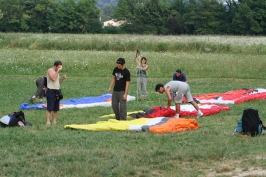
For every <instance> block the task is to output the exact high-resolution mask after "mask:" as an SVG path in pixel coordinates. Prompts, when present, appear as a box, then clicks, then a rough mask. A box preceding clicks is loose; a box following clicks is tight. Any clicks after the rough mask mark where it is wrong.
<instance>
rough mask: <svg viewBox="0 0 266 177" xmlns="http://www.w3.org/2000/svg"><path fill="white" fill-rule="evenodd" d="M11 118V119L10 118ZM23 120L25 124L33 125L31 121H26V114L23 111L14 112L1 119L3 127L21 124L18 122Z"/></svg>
mask: <svg viewBox="0 0 266 177" xmlns="http://www.w3.org/2000/svg"><path fill="white" fill-rule="evenodd" d="M8 118H9V120H8ZM19 121H21V122H23V124H24V125H25V126H27V125H28V126H31V123H30V122H27V121H25V115H24V112H23V111H19V112H13V113H12V114H9V115H7V116H4V117H2V119H0V123H1V125H2V126H3V127H15V126H19V124H18V122H19Z"/></svg>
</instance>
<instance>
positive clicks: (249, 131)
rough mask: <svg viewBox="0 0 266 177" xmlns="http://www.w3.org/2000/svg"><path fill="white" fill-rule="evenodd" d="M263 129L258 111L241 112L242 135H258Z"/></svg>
mask: <svg viewBox="0 0 266 177" xmlns="http://www.w3.org/2000/svg"><path fill="white" fill-rule="evenodd" d="M263 129H264V130H265V127H264V126H263V124H262V121H261V119H260V117H259V113H258V110H255V109H252V108H248V109H245V110H244V111H243V115H242V133H241V134H244V135H251V136H256V135H260V134H261V132H262V130H263Z"/></svg>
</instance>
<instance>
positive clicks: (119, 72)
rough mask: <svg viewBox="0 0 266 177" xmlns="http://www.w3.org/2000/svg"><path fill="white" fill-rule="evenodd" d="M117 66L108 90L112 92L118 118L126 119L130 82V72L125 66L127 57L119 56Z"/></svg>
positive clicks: (113, 104) (113, 106) (114, 108)
mask: <svg viewBox="0 0 266 177" xmlns="http://www.w3.org/2000/svg"><path fill="white" fill-rule="evenodd" d="M116 64H117V67H115V68H114V70H113V73H112V74H113V77H112V80H111V83H110V86H109V88H108V92H110V91H111V89H112V87H113V86H114V89H113V93H112V108H113V111H114V113H115V117H116V119H117V120H126V118H127V94H128V89H129V83H130V72H129V70H128V69H127V68H126V67H125V66H124V64H125V59H124V58H118V59H117V61H116Z"/></svg>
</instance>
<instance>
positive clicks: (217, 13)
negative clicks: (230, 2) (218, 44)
mask: <svg viewBox="0 0 266 177" xmlns="http://www.w3.org/2000/svg"><path fill="white" fill-rule="evenodd" d="M188 9H189V12H188V13H186V14H185V19H186V21H185V25H186V32H187V33H188V34H204V35H206V34H223V33H224V30H225V29H224V28H223V24H224V19H223V17H224V14H225V7H224V6H223V4H222V3H219V2H218V1H217V0H199V1H196V0H190V1H189V3H188Z"/></svg>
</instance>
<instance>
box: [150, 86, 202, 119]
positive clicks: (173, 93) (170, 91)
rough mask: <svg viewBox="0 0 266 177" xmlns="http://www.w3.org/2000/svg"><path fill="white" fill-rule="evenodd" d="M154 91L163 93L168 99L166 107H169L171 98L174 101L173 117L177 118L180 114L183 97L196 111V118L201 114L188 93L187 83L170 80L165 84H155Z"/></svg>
mask: <svg viewBox="0 0 266 177" xmlns="http://www.w3.org/2000/svg"><path fill="white" fill-rule="evenodd" d="M155 91H156V92H159V93H161V94H163V93H165V94H166V96H167V99H168V102H167V106H166V107H167V108H170V106H171V103H172V99H173V100H174V102H175V107H176V115H175V116H174V118H179V114H180V104H181V103H182V99H183V97H185V98H186V99H187V102H189V103H191V104H192V105H193V106H194V108H195V109H196V110H197V111H198V115H197V118H200V117H201V116H203V113H202V112H201V111H200V109H199V106H198V104H197V103H196V102H195V101H194V100H193V98H192V95H191V93H190V88H189V85H188V84H187V83H185V82H181V81H170V82H168V83H167V84H165V85H163V84H157V85H156V87H155Z"/></svg>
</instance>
